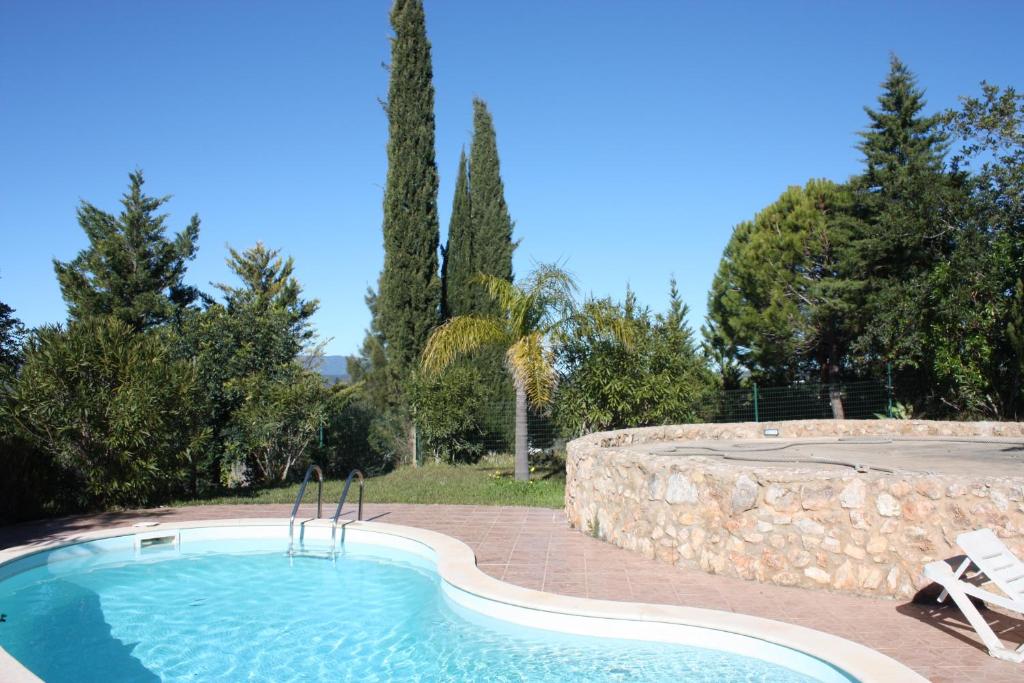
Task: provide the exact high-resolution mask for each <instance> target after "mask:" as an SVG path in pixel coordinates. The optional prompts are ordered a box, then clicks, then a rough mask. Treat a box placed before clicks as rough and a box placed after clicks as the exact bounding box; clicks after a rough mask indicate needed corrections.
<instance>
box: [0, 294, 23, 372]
mask: <svg viewBox="0 0 1024 683" xmlns="http://www.w3.org/2000/svg"><path fill="white" fill-rule="evenodd" d="M24 338H25V327H24V325H22V324H21V321H20V320H18V319H17V318H15V317H14V309H13V308H11V307H10V306H8V305H7V304H5V303H4V302H2V301H0V376H2V373H3V371H4V370H5V369H6V370H14V369H16V368H17V367H18V365H20V363H21V355H22V354H21V347H22V343H23V342H24Z"/></svg>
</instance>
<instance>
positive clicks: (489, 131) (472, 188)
mask: <svg viewBox="0 0 1024 683" xmlns="http://www.w3.org/2000/svg"><path fill="white" fill-rule="evenodd" d="M469 167H470V184H469V194H470V203H471V205H472V211H473V242H472V244H473V255H474V266H475V271H476V272H477V273H483V274H485V275H493V276H494V277H499V278H501V279H503V280H508V281H509V282H512V252H513V250H514V249H515V248H516V244H515V243H514V242H513V241H512V218H511V217H510V216H509V213H508V206H507V205H506V204H505V186H504V184H503V183H502V181H501V168H500V164H499V162H498V142H497V139H496V136H495V133H494V120H493V119H492V118H491V113H490V112H489V111H488V110H487V103H485V102H484V101H483V100H481V99H474V100H473V147H472V150H471V152H470V164H469ZM478 301H479V302H480V303H479V305H480V306H482V307H485V308H491V307H492V306H493V304H492V302H491V301H490V300H489V299H488V298H487V297H479V299H478Z"/></svg>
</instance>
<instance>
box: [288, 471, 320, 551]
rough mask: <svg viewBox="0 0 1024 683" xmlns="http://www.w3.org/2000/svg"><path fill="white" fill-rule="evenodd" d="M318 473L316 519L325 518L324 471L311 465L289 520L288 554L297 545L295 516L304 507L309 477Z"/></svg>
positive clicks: (300, 487)
mask: <svg viewBox="0 0 1024 683" xmlns="http://www.w3.org/2000/svg"><path fill="white" fill-rule="evenodd" d="M313 472H316V479H317V484H316V518H317V519H320V517H322V516H323V503H322V498H323V492H324V471H323V470H322V469H320V466H319V465H310V466H309V467H307V468H306V476H304V477H303V478H302V485H301V486H299V495H297V496H295V505H293V506H292V515H291V517H290V518H289V519H288V554H289V555H290V554H291V553H292V547H293V546H294V543H295V516H296V515H298V514H299V506H300V505H302V497H303V496H304V495H306V484H308V483H309V477H310V475H312V474H313Z"/></svg>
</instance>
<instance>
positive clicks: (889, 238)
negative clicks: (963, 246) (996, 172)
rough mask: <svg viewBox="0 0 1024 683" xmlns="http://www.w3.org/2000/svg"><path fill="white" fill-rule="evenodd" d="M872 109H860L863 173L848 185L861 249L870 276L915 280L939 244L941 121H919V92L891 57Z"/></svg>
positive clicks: (944, 144) (938, 118) (944, 182)
mask: <svg viewBox="0 0 1024 683" xmlns="http://www.w3.org/2000/svg"><path fill="white" fill-rule="evenodd" d="M878 104H879V108H878V109H877V110H874V109H871V108H869V107H865V108H864V111H865V112H866V113H867V115H868V118H869V119H870V123H869V125H868V128H867V129H866V130H864V131H862V132H861V133H860V136H861V138H862V141H861V143H860V144H859V145H858V149H859V150H860V151H861V152H862V153H863V154H864V166H865V169H864V174H863V176H861V177H860V178H858V179H857V181H856V186H857V187H858V188H859V189H860V190H861V193H860V199H861V202H862V205H863V210H864V213H865V215H866V218H867V219H868V221H869V223H870V224H871V225H873V226H874V229H873V230H871V231H870V232H869V234H868V239H867V240H866V241H865V242H864V243H862V244H861V245H860V246H861V249H862V250H863V251H864V254H865V256H866V257H867V258H869V259H870V260H871V265H872V271H873V272H872V273H871V274H870V275H871V276H873V277H878V276H881V277H899V278H906V277H907V276H908V275H913V274H917V273H918V272H920V271H922V270H926V269H927V268H928V267H929V264H930V262H931V261H932V259H933V258H934V256H935V254H936V251H937V250H941V247H942V244H941V242H940V241H938V240H936V239H934V238H929V236H930V235H934V234H936V233H941V231H936V230H934V225H935V223H936V219H937V218H938V214H937V209H939V208H940V207H941V201H942V198H941V191H942V189H943V187H944V186H948V184H949V183H948V179H947V178H946V177H945V174H944V159H945V155H946V152H947V150H948V147H949V143H948V136H947V135H946V133H945V132H944V131H943V129H942V117H941V115H938V114H936V115H933V116H925V115H923V114H922V111H923V109H924V107H925V104H926V102H925V100H924V91H922V90H921V89H920V88H919V87H918V86H917V79H916V78H915V77H914V75H913V74H912V73H911V72H910V70H909V69H908V68H907V66H906V65H905V64H904V63H903V62H901V61H900V60H899V58H898V57H896V56H895V55H893V56H892V58H891V60H890V66H889V75H888V77H887V78H886V80H885V82H884V83H882V94H881V95H880V96H879V98H878Z"/></svg>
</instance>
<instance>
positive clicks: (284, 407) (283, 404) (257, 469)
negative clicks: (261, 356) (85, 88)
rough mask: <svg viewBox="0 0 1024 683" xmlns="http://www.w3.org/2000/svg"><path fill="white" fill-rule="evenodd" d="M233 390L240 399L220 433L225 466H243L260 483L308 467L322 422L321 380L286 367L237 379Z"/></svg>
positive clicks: (281, 478)
mask: <svg viewBox="0 0 1024 683" xmlns="http://www.w3.org/2000/svg"><path fill="white" fill-rule="evenodd" d="M233 388H234V389H235V390H236V391H238V392H239V393H240V394H241V395H242V396H244V398H243V401H242V404H241V405H240V406H239V407H238V408H237V409H236V410H235V411H234V413H233V414H232V415H231V420H230V422H229V423H228V426H227V429H226V433H227V437H228V438H227V456H228V458H229V460H230V461H232V462H236V463H244V464H245V465H246V467H247V468H248V470H249V471H250V472H252V473H253V474H255V475H256V479H257V480H258V481H259V482H261V483H264V484H271V483H276V482H283V481H287V479H288V475H289V473H290V472H291V471H292V468H303V467H304V466H305V465H306V464H307V463H308V461H309V455H310V452H309V451H310V448H311V447H312V446H313V444H314V443H315V442H316V440H317V436H318V432H319V431H320V428H321V427H322V426H324V424H325V423H326V421H327V407H328V398H329V390H328V389H327V387H325V386H324V382H323V378H321V377H320V375H318V374H317V373H314V372H311V371H309V370H305V369H303V368H301V367H300V366H299V365H298V364H296V363H292V364H291V365H290V366H289V367H287V368H285V369H280V370H278V371H277V372H275V373H273V374H269V373H256V374H252V375H248V376H246V377H243V378H241V379H239V380H237V382H236V386H235V387H233Z"/></svg>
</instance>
